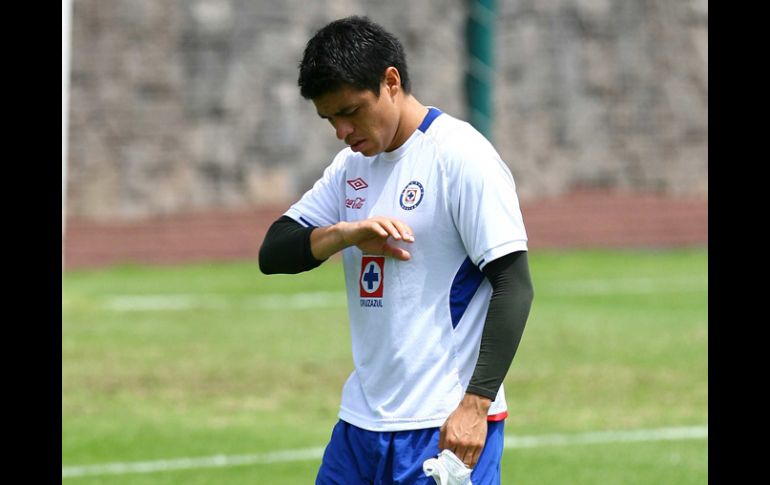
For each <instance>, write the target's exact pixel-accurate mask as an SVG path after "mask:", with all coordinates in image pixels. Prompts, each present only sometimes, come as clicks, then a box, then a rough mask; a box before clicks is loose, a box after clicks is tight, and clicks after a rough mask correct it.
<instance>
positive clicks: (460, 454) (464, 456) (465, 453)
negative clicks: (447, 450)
mask: <svg viewBox="0 0 770 485" xmlns="http://www.w3.org/2000/svg"><path fill="white" fill-rule="evenodd" d="M454 453H455V455H457V458H459V459H460V461H462V462H463V463H465V466H467V467H468V468H471V463H472V460H473V451H472V450H471V449H470V448H467V447H465V446H462V447H460V446H458V447H457V451H455V452H454Z"/></svg>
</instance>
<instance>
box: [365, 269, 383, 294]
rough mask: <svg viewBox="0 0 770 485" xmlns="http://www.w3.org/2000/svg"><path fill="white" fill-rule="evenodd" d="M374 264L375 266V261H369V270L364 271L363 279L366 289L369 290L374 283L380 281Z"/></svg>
mask: <svg viewBox="0 0 770 485" xmlns="http://www.w3.org/2000/svg"><path fill="white" fill-rule="evenodd" d="M375 266H377V265H376V264H375V263H369V271H367V272H366V273H364V281H366V284H367V289H369V290H371V289H373V288H374V283H376V282H377V281H380V275H379V273H377V271H375V270H374V267H375Z"/></svg>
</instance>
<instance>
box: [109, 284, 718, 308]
mask: <svg viewBox="0 0 770 485" xmlns="http://www.w3.org/2000/svg"><path fill="white" fill-rule="evenodd" d="M535 286H536V291H538V294H540V295H541V296H543V295H545V296H591V295H643V294H651V293H659V292H667V293H689V292H701V291H707V290H708V279H707V278H705V277H704V278H691V277H688V278H679V279H675V278H673V279H660V278H616V279H594V280H591V279H586V280H575V281H563V282H559V283H556V284H552V285H546V286H544V287H542V288H539V287H538V285H537V284H536V285H535ZM102 305H103V307H104V308H105V309H107V310H112V311H117V312H136V311H180V310H227V309H233V308H245V309H253V310H286V309H287V308H291V309H314V308H344V307H345V305H346V299H345V292H344V291H314V292H301V293H290V294H286V293H271V294H264V295H253V296H247V297H243V298H238V297H233V296H229V295H217V294H200V295H193V294H176V295H173V294H169V295H162V294H158V295H112V296H107V297H105V299H104V300H103V302H102Z"/></svg>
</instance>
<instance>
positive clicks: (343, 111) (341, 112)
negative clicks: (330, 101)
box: [318, 103, 358, 120]
mask: <svg viewBox="0 0 770 485" xmlns="http://www.w3.org/2000/svg"><path fill="white" fill-rule="evenodd" d="M356 107H358V103H353V104H349V105H346V106H344V107H343V108H342V109H340V110H339V111H337V112H336V113H334V114H333V115H332V116H345V115H346V114H349V113H350V111H353V108H356ZM318 116H320V117H321V118H322V119H324V120H326V119H329V117H328V116H324V115H322V114H321V113H318Z"/></svg>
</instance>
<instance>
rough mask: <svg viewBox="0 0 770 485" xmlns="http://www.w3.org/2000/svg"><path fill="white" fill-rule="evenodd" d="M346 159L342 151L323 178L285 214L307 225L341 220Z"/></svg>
mask: <svg viewBox="0 0 770 485" xmlns="http://www.w3.org/2000/svg"><path fill="white" fill-rule="evenodd" d="M344 160H345V157H344V156H343V152H340V154H338V155H337V157H335V159H334V161H333V162H332V163H331V164H330V165H329V166H328V167H326V169H325V170H324V173H323V175H322V176H321V178H320V179H318V180H317V181H316V182H315V184H313V187H312V188H311V189H310V190H308V191H307V192H305V194H304V195H303V196H302V198H300V200H299V201H297V202H296V203H295V204H293V205H292V206H291V207H289V210H287V211H286V212H285V213H284V215H286V216H289V217H291V218H292V219H294V220H295V221H297V222H299V223H300V224H302V225H303V226H305V227H325V226H330V225H332V224H336V223H337V222H339V221H340V200H341V199H340V197H341V196H340V193H341V190H342V189H341V186H340V183H341V182H340V181H342V180H344V170H345V164H344Z"/></svg>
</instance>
